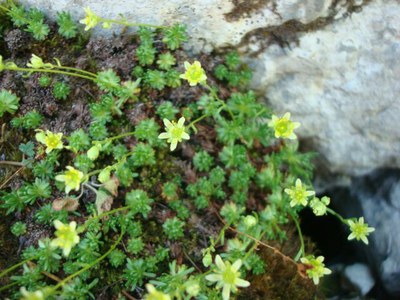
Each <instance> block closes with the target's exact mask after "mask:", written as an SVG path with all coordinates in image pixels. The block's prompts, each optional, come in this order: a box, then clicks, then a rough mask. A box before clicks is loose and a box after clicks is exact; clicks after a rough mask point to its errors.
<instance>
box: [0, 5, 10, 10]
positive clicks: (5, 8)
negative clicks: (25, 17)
mask: <svg viewBox="0 0 400 300" xmlns="http://www.w3.org/2000/svg"><path fill="white" fill-rule="evenodd" d="M0 9H2V10H5V11H7V12H10V10H9V9H8V8H7V7H5V6H3V5H0Z"/></svg>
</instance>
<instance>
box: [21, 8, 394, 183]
mask: <svg viewBox="0 0 400 300" xmlns="http://www.w3.org/2000/svg"><path fill="white" fill-rule="evenodd" d="M21 2H22V3H24V4H27V5H28V6H29V5H35V6H38V7H39V8H41V9H43V10H45V11H47V12H48V13H49V14H50V15H52V16H55V12H56V11H59V10H69V11H71V12H72V13H73V14H74V15H75V16H76V18H77V19H79V18H82V17H83V7H84V6H88V7H90V8H91V9H92V10H93V11H95V12H96V13H98V14H99V15H101V16H103V17H106V18H107V17H110V18H112V17H115V16H117V15H118V14H120V13H122V14H124V15H125V16H126V17H127V19H129V20H136V21H138V22H147V23H151V24H170V23H172V22H182V23H185V24H187V25H188V31H189V34H190V36H191V40H190V43H189V44H190V47H191V49H192V50H194V51H200V50H203V51H204V50H205V51H211V50H212V49H213V48H218V47H224V46H234V47H239V48H240V49H241V50H243V52H244V53H246V54H254V52H257V53H258V56H257V57H255V58H252V59H251V60H250V62H251V63H252V64H253V65H254V66H255V68H256V76H255V81H254V87H255V88H256V89H257V90H258V91H259V92H260V94H261V95H263V96H265V97H266V98H267V100H268V102H269V103H270V104H271V105H272V107H273V108H274V109H275V110H277V111H278V112H280V113H284V112H286V111H290V112H292V115H293V117H294V118H295V119H296V120H297V121H300V122H301V123H302V124H303V126H302V127H301V128H300V130H299V131H298V133H299V136H300V137H301V138H306V139H307V140H310V141H312V144H313V148H314V150H317V151H318V152H320V153H321V158H322V159H321V161H325V162H326V167H327V169H328V171H329V172H332V173H341V174H346V175H359V174H363V173H367V172H369V171H370V170H372V169H374V168H376V167H382V166H398V167H400V155H398V153H399V152H400V128H399V127H398V126H396V124H397V119H398V115H399V114H400V101H398V99H397V96H398V94H399V92H400V84H399V81H398V78H400V60H399V59H398V58H399V57H400V55H399V54H400V38H399V37H400V18H398V16H399V14H400V3H399V2H398V1H397V0H374V1H371V0H370V1H368V0H365V1H362V0H352V1H345V0H342V1H333V0H275V1H274V0H270V1H261V0H254V1H241V0H206V1H187V0H171V1H163V2H162V5H160V1H159V0H148V1H138V0H135V1H126V0H119V1H111V0H105V1H93V0H92V1H81V0H59V1H50V0H24V1H21ZM114 30H116V31H117V32H118V30H119V29H118V28H115V29H114ZM294 41H296V42H294ZM282 46H283V48H282Z"/></svg>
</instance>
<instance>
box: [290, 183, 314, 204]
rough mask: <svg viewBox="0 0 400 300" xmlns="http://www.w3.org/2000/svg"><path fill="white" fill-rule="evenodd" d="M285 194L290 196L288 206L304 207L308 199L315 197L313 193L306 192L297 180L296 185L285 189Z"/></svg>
mask: <svg viewBox="0 0 400 300" xmlns="http://www.w3.org/2000/svg"><path fill="white" fill-rule="evenodd" d="M285 193H286V194H288V195H289V196H290V199H291V201H290V206H291V207H293V206H295V205H300V204H301V205H303V206H306V205H307V202H308V199H307V198H308V197H309V196H313V195H315V192H314V191H307V189H306V187H303V185H302V183H301V180H300V179H299V178H297V180H296V185H295V186H293V187H292V188H291V189H285Z"/></svg>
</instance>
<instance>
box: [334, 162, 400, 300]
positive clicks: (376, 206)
mask: <svg viewBox="0 0 400 300" xmlns="http://www.w3.org/2000/svg"><path fill="white" fill-rule="evenodd" d="M342 191H343V188H342ZM331 193H332V194H333V201H334V205H335V209H337V210H338V211H339V212H340V213H342V214H343V215H344V216H345V217H346V218H349V217H360V216H364V218H365V222H366V223H368V225H369V226H370V227H374V228H375V231H374V232H373V233H371V234H370V235H369V236H368V240H369V245H368V246H365V245H364V244H363V243H362V242H356V241H354V242H352V243H353V244H354V245H355V246H357V247H358V248H357V249H358V251H359V253H364V254H365V255H366V257H367V260H368V263H369V266H370V267H371V269H373V270H374V274H377V275H378V277H379V282H381V283H382V284H383V286H384V287H385V290H386V291H387V292H388V293H389V294H390V295H392V296H396V297H400V284H399V283H400V232H399V230H398V228H400V170H399V169H379V170H376V171H374V172H372V173H371V174H369V175H367V176H359V177H354V178H353V179H352V183H351V186H350V187H349V188H346V191H345V192H341V193H337V192H335V190H332V191H331ZM396 299H398V298H396Z"/></svg>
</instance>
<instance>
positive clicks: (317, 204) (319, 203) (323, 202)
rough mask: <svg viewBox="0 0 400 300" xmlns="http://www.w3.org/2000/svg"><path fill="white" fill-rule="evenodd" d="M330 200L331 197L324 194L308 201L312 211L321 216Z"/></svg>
mask: <svg viewBox="0 0 400 300" xmlns="http://www.w3.org/2000/svg"><path fill="white" fill-rule="evenodd" d="M330 202H331V199H330V198H329V197H327V196H324V197H322V198H321V199H318V198H317V197H314V198H313V199H312V200H311V201H310V207H311V208H312V210H313V213H314V214H315V215H316V216H323V215H325V214H326V207H327V206H328V205H329V203H330Z"/></svg>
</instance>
